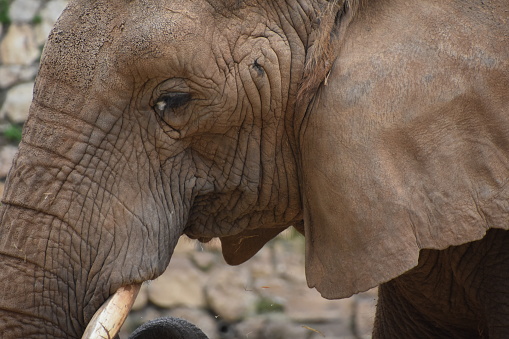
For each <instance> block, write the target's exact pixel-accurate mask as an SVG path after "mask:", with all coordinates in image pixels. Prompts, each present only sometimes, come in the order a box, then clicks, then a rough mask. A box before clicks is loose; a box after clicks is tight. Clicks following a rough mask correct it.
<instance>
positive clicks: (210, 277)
mask: <svg viewBox="0 0 509 339" xmlns="http://www.w3.org/2000/svg"><path fill="white" fill-rule="evenodd" d="M112 1H115V0H112ZM167 1H169V0H167ZM66 3H67V1H64V0H46V1H44V0H14V1H11V0H0V195H1V194H2V192H3V189H4V181H5V178H6V176H7V173H8V171H9V168H10V166H11V162H12V159H13V157H14V155H15V154H16V151H17V145H18V143H19V141H20V140H21V131H22V127H23V123H24V121H25V120H26V118H27V114H28V109H29V106H30V102H31V100H32V90H33V85H34V79H35V76H36V74H37V69H38V67H39V59H40V55H41V51H42V50H43V47H44V43H45V41H46V38H47V36H48V34H49V32H50V30H51V28H52V26H53V24H54V23H55V21H56V20H57V18H58V16H59V15H60V13H61V12H62V10H63V9H64V8H65V6H66ZM376 296H377V292H376V289H374V290H371V291H368V292H365V293H361V294H358V295H355V296H353V297H351V298H348V299H343V300H326V299H323V298H322V297H321V296H320V295H319V293H318V292H316V290H314V289H313V290H312V289H309V288H308V287H307V284H306V278H305V272H304V238H303V237H302V236H301V235H300V234H298V233H297V232H296V231H294V230H293V229H292V230H288V231H286V232H284V233H283V234H281V235H280V236H278V237H277V238H275V239H274V240H272V241H271V242H269V243H268V244H267V245H266V246H265V247H264V248H263V249H262V250H261V251H260V252H259V253H258V254H257V255H256V256H254V257H253V258H252V259H251V260H249V261H248V262H246V263H245V264H242V265H240V266H236V267H232V266H228V265H227V264H226V263H225V262H224V260H223V258H222V255H221V245H220V243H219V241H217V240H213V241H212V242H211V243H209V244H200V243H198V242H196V241H194V240H190V239H187V238H182V239H181V240H180V242H179V244H178V246H177V248H176V250H175V254H174V256H173V258H172V261H171V263H170V266H169V267H168V269H167V270H166V272H165V273H164V274H163V275H162V276H161V277H159V278H158V279H156V280H154V281H150V282H146V283H145V284H144V285H143V287H142V289H141V292H140V294H139V296H138V298H137V300H136V303H135V305H134V308H133V311H132V312H131V315H130V316H129V318H128V320H127V321H126V323H125V324H124V327H123V329H122V333H121V338H126V337H127V336H128V333H130V332H132V331H133V330H134V328H136V327H137V326H139V325H140V324H142V323H144V322H146V321H149V320H152V319H155V318H158V317H161V316H177V317H181V318H184V319H187V320H189V321H191V322H192V323H194V324H196V325H197V326H198V327H200V328H201V329H202V330H203V331H204V332H205V333H206V334H207V335H208V336H209V338H210V339H237V338H239V339H240V338H249V339H258V338H259V339H286V338H288V339H316V338H330V339H335V338H337V339H339V338H342V339H360V338H371V329H372V324H373V318H374V312H375V305H376Z"/></svg>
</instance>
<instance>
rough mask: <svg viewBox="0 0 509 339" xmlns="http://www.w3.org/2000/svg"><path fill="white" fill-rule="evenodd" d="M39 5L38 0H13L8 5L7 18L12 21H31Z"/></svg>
mask: <svg viewBox="0 0 509 339" xmlns="http://www.w3.org/2000/svg"><path fill="white" fill-rule="evenodd" d="M40 5H41V1H39V0H14V1H13V2H12V3H11V6H10V7H9V18H11V21H12V22H14V23H31V22H33V21H34V17H35V16H36V14H37V12H38V10H39V7H40Z"/></svg>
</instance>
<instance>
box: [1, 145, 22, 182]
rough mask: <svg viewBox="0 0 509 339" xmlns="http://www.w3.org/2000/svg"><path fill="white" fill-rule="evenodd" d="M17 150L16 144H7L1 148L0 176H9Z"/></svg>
mask: <svg viewBox="0 0 509 339" xmlns="http://www.w3.org/2000/svg"><path fill="white" fill-rule="evenodd" d="M16 152H18V148H17V147H16V146H11V145H7V146H4V147H2V148H0V178H5V177H7V174H8V173H9V169H10V168H11V165H12V159H14V156H15V155H16Z"/></svg>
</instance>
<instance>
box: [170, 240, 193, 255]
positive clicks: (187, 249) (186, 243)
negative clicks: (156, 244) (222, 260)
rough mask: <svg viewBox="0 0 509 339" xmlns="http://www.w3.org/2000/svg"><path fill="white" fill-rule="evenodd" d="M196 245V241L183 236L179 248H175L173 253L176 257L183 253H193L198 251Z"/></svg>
mask: <svg viewBox="0 0 509 339" xmlns="http://www.w3.org/2000/svg"><path fill="white" fill-rule="evenodd" d="M196 244H197V241H196V240H193V239H189V238H188V237H186V236H182V237H180V239H179V241H178V243H177V246H175V249H174V250H173V253H174V255H175V254H182V253H192V252H194V251H196Z"/></svg>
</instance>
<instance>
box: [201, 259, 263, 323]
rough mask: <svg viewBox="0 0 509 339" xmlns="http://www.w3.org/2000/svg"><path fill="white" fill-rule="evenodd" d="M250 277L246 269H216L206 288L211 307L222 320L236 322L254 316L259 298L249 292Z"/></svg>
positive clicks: (252, 292) (211, 274)
mask: <svg viewBox="0 0 509 339" xmlns="http://www.w3.org/2000/svg"><path fill="white" fill-rule="evenodd" d="M250 279H251V277H250V275H249V271H248V270H247V268H244V267H221V268H217V269H214V270H213V271H212V272H211V273H210V276H209V280H208V283H207V286H206V287H205V291H206V297H207V301H208V304H209V307H210V308H211V309H212V311H213V312H214V314H215V315H218V316H219V317H220V318H221V319H222V320H225V321H227V322H234V321H237V320H241V319H244V318H245V317H247V316H250V315H252V314H254V312H255V310H256V302H257V300H258V297H257V295H256V293H255V292H254V291H250V290H249V288H248V287H249V283H250Z"/></svg>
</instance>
